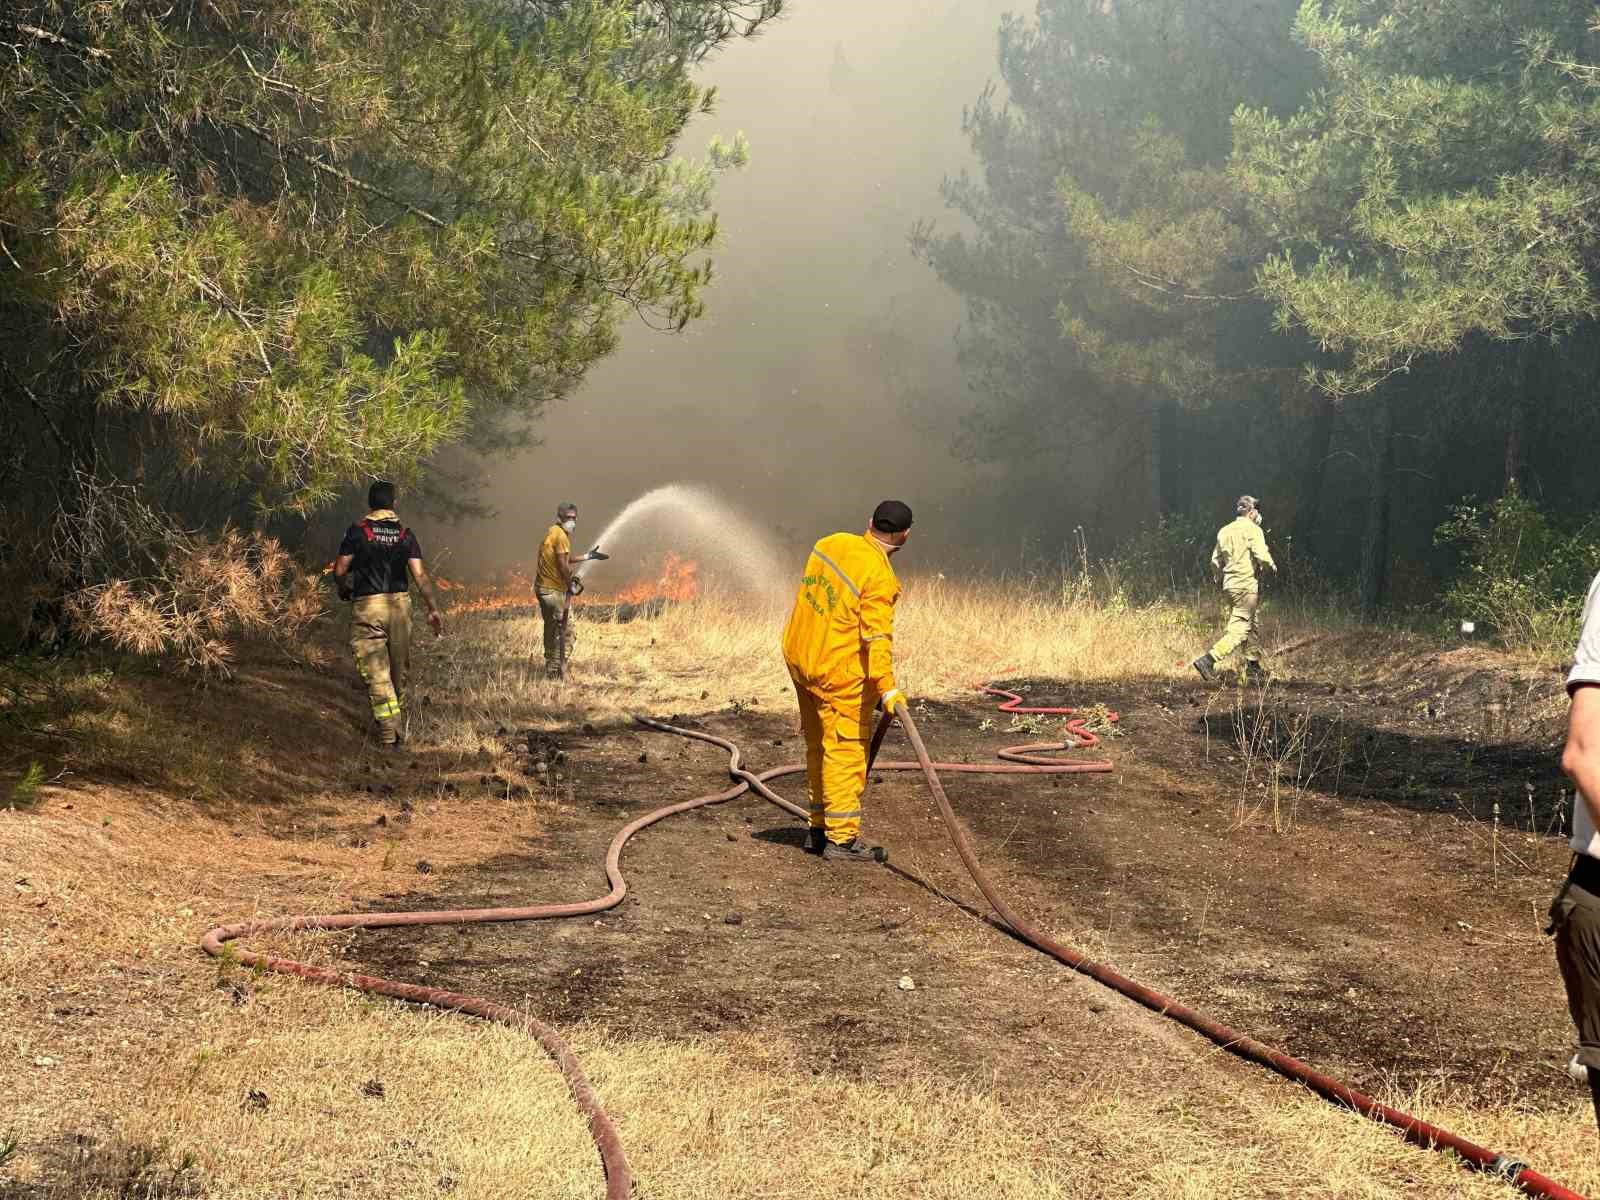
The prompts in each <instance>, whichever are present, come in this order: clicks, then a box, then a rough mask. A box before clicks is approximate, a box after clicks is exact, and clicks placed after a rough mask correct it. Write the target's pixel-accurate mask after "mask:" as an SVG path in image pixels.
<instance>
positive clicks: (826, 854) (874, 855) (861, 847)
mask: <svg viewBox="0 0 1600 1200" xmlns="http://www.w3.org/2000/svg"><path fill="white" fill-rule="evenodd" d="M822 857H823V859H824V860H825V861H827V862H848V863H886V862H888V861H889V852H888V851H887V850H885V849H884V848H883V847H882V846H873V845H871V844H869V843H867V842H863V841H862V840H861V839H860V838H851V839H850V840H849V841H848V842H844V843H842V844H841V843H839V842H829V843H828V844H827V845H826V846H824V847H823V848H822Z"/></svg>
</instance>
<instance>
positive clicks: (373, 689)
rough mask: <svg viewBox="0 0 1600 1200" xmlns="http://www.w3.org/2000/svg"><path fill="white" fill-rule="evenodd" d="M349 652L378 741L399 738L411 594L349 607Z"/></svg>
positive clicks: (393, 594)
mask: <svg viewBox="0 0 1600 1200" xmlns="http://www.w3.org/2000/svg"><path fill="white" fill-rule="evenodd" d="M350 650H351V652H352V653H353V654H354V655H355V660H356V669H357V670H358V671H360V672H361V678H362V679H364V680H366V681H367V698H368V699H369V700H371V701H372V719H373V720H374V721H376V722H377V723H378V734H379V737H380V739H381V740H382V741H384V742H393V741H396V740H397V739H398V738H399V735H400V705H401V698H402V697H403V696H404V695H405V690H406V675H407V674H408V673H409V672H410V670H411V594H410V593H409V592H387V593H382V594H380V595H377V596H362V597H361V598H360V599H359V600H357V601H356V602H355V603H354V604H353V605H352V606H351V612H350Z"/></svg>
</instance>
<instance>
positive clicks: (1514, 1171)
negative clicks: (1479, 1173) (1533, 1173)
mask: <svg viewBox="0 0 1600 1200" xmlns="http://www.w3.org/2000/svg"><path fill="white" fill-rule="evenodd" d="M1488 1169H1489V1171H1490V1173H1491V1174H1493V1175H1496V1176H1498V1177H1499V1178H1501V1179H1504V1180H1505V1181H1506V1182H1507V1183H1515V1182H1516V1181H1517V1176H1518V1175H1521V1174H1522V1173H1523V1172H1524V1171H1526V1170H1527V1169H1528V1164H1527V1163H1525V1162H1523V1161H1522V1160H1521V1159H1520V1158H1512V1157H1511V1156H1510V1155H1509V1154H1496V1155H1495V1156H1494V1161H1493V1162H1492V1163H1490V1164H1489V1168H1488Z"/></svg>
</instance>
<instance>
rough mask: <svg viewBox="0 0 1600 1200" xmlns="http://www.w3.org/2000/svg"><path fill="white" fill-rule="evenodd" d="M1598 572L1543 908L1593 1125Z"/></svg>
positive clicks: (1575, 670) (1598, 1072)
mask: <svg viewBox="0 0 1600 1200" xmlns="http://www.w3.org/2000/svg"><path fill="white" fill-rule="evenodd" d="M1597 596H1600V575H1596V576H1595V578H1594V581H1593V582H1592V583H1590V585H1589V598H1588V600H1587V601H1585V603H1584V606H1583V629H1582V632H1581V633H1579V635H1578V651H1577V654H1576V655H1574V657H1573V664H1572V670H1571V671H1569V672H1568V673H1567V694H1568V695H1569V696H1570V697H1571V698H1572V707H1571V708H1570V710H1569V711H1568V713H1567V744H1566V748H1565V749H1564V750H1563V751H1562V754H1561V769H1562V770H1563V771H1565V772H1566V773H1567V777H1568V778H1569V779H1571V780H1572V782H1573V784H1574V785H1575V786H1576V787H1577V789H1578V794H1577V798H1576V800H1575V802H1574V803H1573V806H1572V867H1571V870H1569V871H1568V873H1567V879H1566V882H1565V883H1563V884H1562V885H1561V890H1560V891H1559V892H1557V893H1556V898H1555V900H1554V901H1553V902H1552V903H1551V905H1550V924H1549V926H1548V927H1547V928H1546V930H1545V932H1546V933H1553V934H1555V938H1556V964H1557V966H1559V967H1560V968H1561V982H1562V983H1563V984H1564V985H1565V986H1566V992H1567V1011H1568V1012H1569V1013H1571V1014H1572V1024H1573V1026H1574V1027H1575V1028H1576V1029H1577V1032H1578V1052H1577V1053H1576V1054H1575V1055H1573V1058H1572V1062H1571V1063H1570V1064H1568V1066H1569V1069H1570V1071H1571V1073H1572V1074H1573V1075H1574V1076H1575V1077H1579V1078H1586V1079H1587V1081H1588V1085H1589V1097H1590V1099H1591V1100H1592V1101H1593V1103H1594V1113H1595V1123H1596V1125H1597V1126H1600V834H1597V833H1596V832H1595V831H1596V829H1597V828H1600V600H1597Z"/></svg>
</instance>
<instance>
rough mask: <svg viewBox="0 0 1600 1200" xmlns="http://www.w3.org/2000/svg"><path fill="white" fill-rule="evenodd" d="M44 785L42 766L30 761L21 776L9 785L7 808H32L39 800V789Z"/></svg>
mask: <svg viewBox="0 0 1600 1200" xmlns="http://www.w3.org/2000/svg"><path fill="white" fill-rule="evenodd" d="M43 785H44V767H43V766H41V765H40V764H39V763H36V762H30V763H29V764H28V769H27V770H26V771H24V772H23V773H22V778H21V779H19V780H17V781H16V782H15V783H14V784H12V785H11V796H10V798H9V799H8V800H7V802H6V807H7V808H32V807H33V806H34V805H35V804H36V803H38V800H39V789H40V788H41V787H42V786H43Z"/></svg>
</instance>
